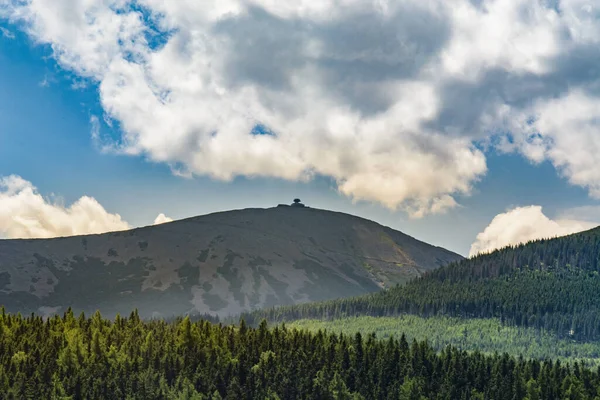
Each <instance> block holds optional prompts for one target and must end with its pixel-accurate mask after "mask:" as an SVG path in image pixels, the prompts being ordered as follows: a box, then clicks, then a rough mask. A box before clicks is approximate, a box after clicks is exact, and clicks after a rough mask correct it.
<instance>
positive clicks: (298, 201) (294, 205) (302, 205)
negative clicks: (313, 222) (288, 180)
mask: <svg viewBox="0 0 600 400" xmlns="http://www.w3.org/2000/svg"><path fill="white" fill-rule="evenodd" d="M292 207H306V206H305V205H304V204H302V203H301V202H300V199H294V202H293V203H292Z"/></svg>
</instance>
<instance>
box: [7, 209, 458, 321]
mask: <svg viewBox="0 0 600 400" xmlns="http://www.w3.org/2000/svg"><path fill="white" fill-rule="evenodd" d="M460 258H461V257H460V256H459V255H457V254H454V253H452V252H449V251H447V250H444V249H441V248H438V247H433V246H430V245H427V244H425V243H423V242H420V241H418V240H415V239H413V238H411V237H409V236H407V235H404V234H402V233H400V232H397V231H394V230H392V229H390V228H386V227H383V226H381V225H379V224H376V223H374V222H371V221H368V220H365V219H362V218H358V217H354V216H351V215H347V214H342V213H335V212H330V211H324V210H317V209H309V208H292V207H277V208H270V209H246V210H238V211H230V212H222V213H215V214H210V215H205V216H201V217H196V218H190V219H186V220H182V221H177V222H173V223H169V224H164V225H159V226H152V227H146V228H140V229H135V230H131V231H126V232H115V233H108V234H103V235H91V236H79V237H68V238H58V239H50V240H4V241H0V304H4V305H5V306H6V307H7V308H8V309H9V310H10V311H21V312H30V311H38V312H46V313H51V312H57V311H58V312H60V311H62V310H64V309H66V308H67V307H68V306H71V307H73V308H75V309H77V310H79V309H81V310H85V311H88V312H91V311H94V310H96V309H100V310H101V311H102V312H103V313H106V314H114V313H116V312H122V313H123V312H127V313H128V312H129V311H130V310H131V309H133V308H138V309H139V310H140V313H141V315H143V316H151V315H162V316H169V315H173V314H180V313H185V312H194V313H212V314H218V315H229V314H233V313H238V312H241V311H244V310H249V309H255V308H258V307H268V306H274V305H281V304H295V303H302V302H308V301H318V300H325V299H331V298H337V297H348V296H356V295H360V294H363V293H368V292H374V291H378V290H379V289H380V288H382V287H386V286H390V285H393V284H395V283H398V282H404V281H406V280H408V279H410V278H413V277H415V276H418V275H420V274H421V273H423V272H425V271H428V270H431V269H434V268H437V267H439V266H441V265H444V264H446V263H447V262H450V261H453V260H457V259H460Z"/></svg>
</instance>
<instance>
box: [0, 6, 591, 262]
mask: <svg viewBox="0 0 600 400" xmlns="http://www.w3.org/2000/svg"><path fill="white" fill-rule="evenodd" d="M599 17H600V7H599V5H598V4H597V2H594V1H586V0H564V1H552V0H544V1H538V0H489V1H488V0H450V1H448V0H443V1H442V0H431V1H427V2H423V1H421V0H395V1H386V0H335V1H334V0H319V1H316V0H303V1H296V2H280V1H274V0H214V1H212V0H207V1H204V2H198V1H194V0H180V1H177V2H166V1H160V0H136V1H130V0H18V1H17V0H0V237H2V238H38V237H55V236H65V235H75V234H86V233H100V232H106V231H112V230H122V229H128V228H130V227H137V226H146V225H152V224H155V223H164V222H168V221H171V220H175V219H181V218H185V217H190V216H195V215H201V214H206V213H210V212H215V211H223V210H228V209H241V208H247V207H271V206H275V205H276V204H278V203H289V202H291V199H293V198H295V197H300V198H301V199H302V200H303V201H304V202H305V203H306V204H307V205H309V206H312V207H317V208H324V209H331V210H335V211H342V212H347V213H351V214H355V215H359V216H362V217H365V218H368V219H372V220H374V221H377V222H379V223H381V224H383V225H387V226H390V227H392V228H394V229H398V230H401V231H403V232H405V233H407V234H409V235H411V236H414V237H416V238H418V239H421V240H424V241H426V242H429V243H432V244H435V245H438V246H442V247H446V248H448V249H450V250H453V251H455V252H458V253H460V254H463V255H465V256H467V255H473V254H476V253H479V252H485V251H489V250H492V249H495V248H498V247H502V246H506V245H509V244H516V243H519V242H522V241H528V240H532V239H536V238H542V237H553V236H557V235H564V234H569V233H573V232H577V231H581V230H585V229H590V228H592V227H595V226H596V225H598V224H599V223H600V167H599V165H600V131H599V127H600V67H598V66H599V65H600V43H599V42H600V21H599Z"/></svg>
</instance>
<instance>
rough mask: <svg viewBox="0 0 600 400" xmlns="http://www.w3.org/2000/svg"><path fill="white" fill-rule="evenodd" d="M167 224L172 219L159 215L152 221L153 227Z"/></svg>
mask: <svg viewBox="0 0 600 400" xmlns="http://www.w3.org/2000/svg"><path fill="white" fill-rule="evenodd" d="M167 222H173V218H169V217H167V216H166V215H165V214H163V213H160V214H158V216H157V217H156V218H155V219H154V224H153V225H160V224H165V223H167Z"/></svg>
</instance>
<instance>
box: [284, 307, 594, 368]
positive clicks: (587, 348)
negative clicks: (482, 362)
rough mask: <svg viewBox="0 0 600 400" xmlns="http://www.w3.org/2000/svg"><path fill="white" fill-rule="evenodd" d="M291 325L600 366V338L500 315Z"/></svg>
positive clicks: (357, 319) (402, 317) (362, 318)
mask: <svg viewBox="0 0 600 400" xmlns="http://www.w3.org/2000/svg"><path fill="white" fill-rule="evenodd" d="M287 326H288V327H289V328H297V329H308V330H310V331H313V332H317V331H319V330H328V331H331V332H336V333H339V332H342V333H345V334H347V335H352V334H354V333H356V332H360V333H361V334H363V335H368V334H369V333H371V332H374V333H375V334H376V335H377V337H378V338H380V339H387V338H389V337H391V336H395V337H399V336H400V335H402V334H404V335H406V337H407V339H408V340H413V339H416V340H425V339H427V342H428V343H429V344H430V345H431V346H432V347H433V348H434V349H436V350H438V351H439V350H442V349H444V348H445V347H446V346H448V345H451V346H453V347H457V348H459V349H462V350H467V351H475V350H478V351H480V352H482V353H486V354H493V353H495V352H498V353H504V352H507V353H510V354H513V355H516V356H518V355H522V356H523V357H525V358H533V359H539V360H544V359H559V360H561V361H563V362H566V361H569V362H574V361H578V362H580V363H583V364H584V365H586V366H588V367H599V366H600V343H599V342H589V343H579V342H577V341H574V340H572V339H560V338H559V337H557V335H555V334H553V333H551V332H543V331H540V330H538V329H534V328H519V327H512V326H506V325H502V323H501V322H500V320H499V319H464V318H452V317H443V316H437V317H429V318H425V317H419V316H415V315H400V316H397V317H369V316H359V317H348V318H341V319H334V320H298V321H293V322H290V323H288V325H287Z"/></svg>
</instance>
